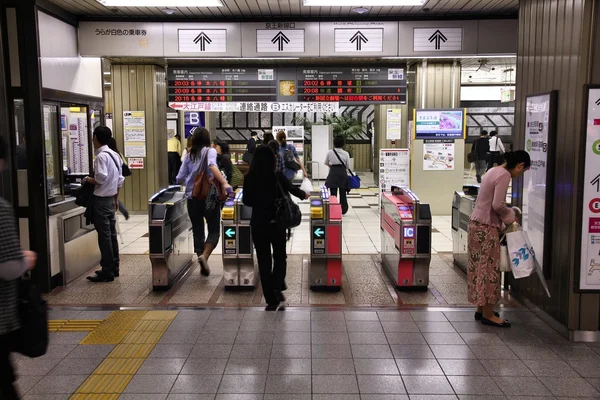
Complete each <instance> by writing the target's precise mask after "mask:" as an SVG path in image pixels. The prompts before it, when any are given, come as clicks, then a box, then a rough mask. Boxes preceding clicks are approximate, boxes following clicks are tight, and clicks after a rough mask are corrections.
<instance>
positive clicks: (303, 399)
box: [264, 393, 319, 400]
mask: <svg viewBox="0 0 600 400" xmlns="http://www.w3.org/2000/svg"><path fill="white" fill-rule="evenodd" d="M315 396H319V395H314V396H311V395H310V394H275V393H265V397H264V400H311V399H312V400H315V399H316V398H317V397H315Z"/></svg>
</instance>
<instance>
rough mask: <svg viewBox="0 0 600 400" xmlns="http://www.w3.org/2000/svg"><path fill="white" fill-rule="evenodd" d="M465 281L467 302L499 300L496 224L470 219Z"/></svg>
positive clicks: (485, 302)
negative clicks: (494, 225) (491, 224)
mask: <svg viewBox="0 0 600 400" xmlns="http://www.w3.org/2000/svg"><path fill="white" fill-rule="evenodd" d="M468 237H469V243H468V250H467V252H468V263H467V285H468V294H469V302H470V303H472V304H475V305H476V306H484V305H486V304H496V303H497V302H498V301H499V300H500V233H499V230H498V228H495V227H493V226H490V225H486V224H482V223H480V222H477V221H471V222H469V232H468Z"/></svg>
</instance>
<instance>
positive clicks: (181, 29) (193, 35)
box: [162, 22, 242, 58]
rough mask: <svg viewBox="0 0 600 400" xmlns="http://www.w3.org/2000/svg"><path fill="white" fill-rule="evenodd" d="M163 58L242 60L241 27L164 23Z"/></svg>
mask: <svg viewBox="0 0 600 400" xmlns="http://www.w3.org/2000/svg"><path fill="white" fill-rule="evenodd" d="M162 25H163V31H164V33H163V35H164V50H163V52H164V57H167V58H168V57H197V58H202V57H241V55H242V49H241V47H242V44H241V40H240V24H239V23H225V22H223V23H217V22H215V23H213V22H210V23H191V22H184V23H179V22H171V23H164V24H162Z"/></svg>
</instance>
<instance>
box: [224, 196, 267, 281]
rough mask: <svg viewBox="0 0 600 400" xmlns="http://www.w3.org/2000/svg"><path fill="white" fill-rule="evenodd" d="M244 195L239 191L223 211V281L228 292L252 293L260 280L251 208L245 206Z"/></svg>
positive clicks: (228, 201)
mask: <svg viewBox="0 0 600 400" xmlns="http://www.w3.org/2000/svg"><path fill="white" fill-rule="evenodd" d="M242 195H243V189H239V190H238V191H237V192H236V194H235V197H234V198H233V199H228V200H227V201H226V202H225V205H224V206H223V210H222V211H221V219H222V220H223V224H222V232H221V239H222V240H221V243H222V246H223V255H222V257H223V279H224V281H225V288H226V289H233V288H247V289H251V288H254V287H255V286H256V282H257V280H258V268H257V265H256V263H255V259H254V243H253V242H252V234H251V231H250V218H251V217H252V207H250V206H247V205H244V203H243V202H242Z"/></svg>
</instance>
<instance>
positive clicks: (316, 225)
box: [308, 186, 342, 290]
mask: <svg viewBox="0 0 600 400" xmlns="http://www.w3.org/2000/svg"><path fill="white" fill-rule="evenodd" d="M310 235H311V240H310V265H309V268H308V271H309V272H308V281H309V286H310V287H311V289H329V290H339V289H340V288H341V287H342V206H341V205H340V203H339V201H338V200H337V198H336V197H334V196H329V190H328V189H327V188H326V187H325V186H323V187H322V188H321V191H319V192H312V193H311V197H310Z"/></svg>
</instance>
